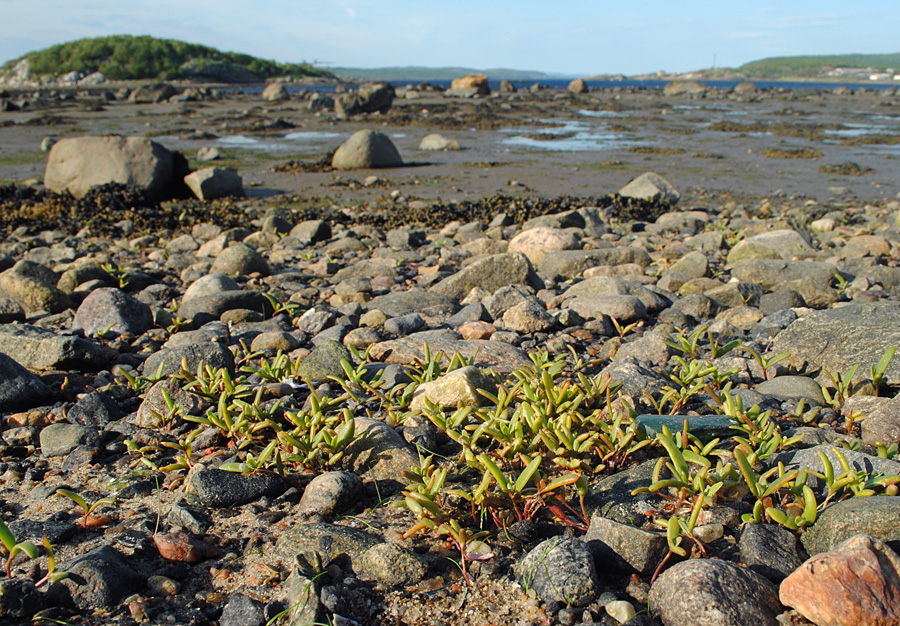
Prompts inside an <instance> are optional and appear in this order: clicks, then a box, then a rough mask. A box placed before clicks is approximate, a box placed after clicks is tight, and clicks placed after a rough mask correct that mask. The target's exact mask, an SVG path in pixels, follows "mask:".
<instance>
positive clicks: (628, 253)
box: [537, 246, 653, 279]
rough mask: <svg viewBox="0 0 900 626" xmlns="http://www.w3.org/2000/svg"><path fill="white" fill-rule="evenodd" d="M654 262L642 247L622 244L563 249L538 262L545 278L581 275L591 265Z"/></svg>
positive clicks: (539, 271) (538, 269) (541, 274)
mask: <svg viewBox="0 0 900 626" xmlns="http://www.w3.org/2000/svg"><path fill="white" fill-rule="evenodd" d="M652 262H653V259H652V258H650V254H649V253H648V252H647V251H646V250H642V249H640V248H632V247H630V246H622V247H619V248H601V249H599V250H563V251H560V252H554V253H553V254H550V255H547V256H545V257H544V258H543V259H542V260H541V262H540V263H539V264H538V267H537V271H538V274H539V275H540V276H541V277H542V278H545V279H556V278H557V277H562V278H571V277H573V276H580V275H581V274H582V273H583V272H584V270H586V269H587V268H589V267H597V266H600V265H613V266H615V265H624V264H626V263H636V264H637V265H640V266H641V267H647V266H648V265H650V264H651V263H652Z"/></svg>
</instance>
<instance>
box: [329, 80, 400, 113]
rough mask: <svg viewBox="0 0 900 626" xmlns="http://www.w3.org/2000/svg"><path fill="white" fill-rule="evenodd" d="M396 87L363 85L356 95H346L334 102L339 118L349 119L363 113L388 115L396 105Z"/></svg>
mask: <svg viewBox="0 0 900 626" xmlns="http://www.w3.org/2000/svg"><path fill="white" fill-rule="evenodd" d="M394 96H395V92H394V86H393V85H391V84H390V83H372V84H367V85H362V86H360V88H359V89H358V90H357V91H356V93H355V94H344V95H342V96H340V97H338V98H337V99H335V101H334V110H335V112H336V113H337V115H338V117H339V118H341V119H347V118H348V117H352V116H354V115H360V114H362V113H387V112H388V111H389V110H390V108H391V105H392V104H393V103H394Z"/></svg>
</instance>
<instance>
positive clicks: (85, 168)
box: [44, 135, 180, 199]
mask: <svg viewBox="0 0 900 626" xmlns="http://www.w3.org/2000/svg"><path fill="white" fill-rule="evenodd" d="M177 169H178V164H176V158H175V156H174V155H173V153H172V152H170V151H169V150H167V149H166V148H164V147H163V146H162V145H161V144H158V143H156V142H155V141H150V140H149V139H147V138H146V137H119V136H114V135H106V136H102V137H92V136H87V137H68V138H65V139H60V140H59V141H57V142H56V143H55V144H53V147H52V148H51V149H50V156H49V158H48V159H47V169H46V171H45V172H44V185H45V186H46V187H47V189H50V190H51V191H55V192H57V193H62V192H63V191H68V192H69V193H71V194H72V195H73V196H75V197H76V198H82V197H84V196H85V195H86V194H87V192H88V191H89V190H90V189H91V187H95V186H98V185H105V184H108V183H123V184H126V185H134V186H136V187H138V188H140V189H142V190H143V191H145V192H147V194H148V195H150V196H151V197H152V198H155V199H163V198H166V197H169V196H171V195H173V192H174V191H175V189H174V186H173V183H174V182H175V181H174V175H175V173H176V170H177ZM178 182H179V183H180V180H179V181H178Z"/></svg>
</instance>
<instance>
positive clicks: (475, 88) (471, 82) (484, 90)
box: [444, 74, 491, 97]
mask: <svg viewBox="0 0 900 626" xmlns="http://www.w3.org/2000/svg"><path fill="white" fill-rule="evenodd" d="M444 93H445V94H446V95H448V96H469V97H471V96H473V95H478V96H488V95H490V93H491V88H490V87H489V86H488V78H487V76H485V75H484V74H469V75H468V76H461V77H459V78H454V79H453V82H452V83H450V89H449V90H447V91H446V92H444Z"/></svg>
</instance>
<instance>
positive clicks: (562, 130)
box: [501, 111, 640, 152]
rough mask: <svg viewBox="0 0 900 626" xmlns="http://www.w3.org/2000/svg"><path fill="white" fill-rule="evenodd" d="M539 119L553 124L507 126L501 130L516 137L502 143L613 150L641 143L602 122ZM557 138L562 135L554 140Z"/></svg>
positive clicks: (565, 149) (556, 149)
mask: <svg viewBox="0 0 900 626" xmlns="http://www.w3.org/2000/svg"><path fill="white" fill-rule="evenodd" d="M588 113H591V114H593V113H601V111H589V112H588ZM603 113H605V112H603ZM591 117H593V115H591ZM538 121H540V122H543V123H546V124H553V126H547V127H545V128H534V127H528V128H505V129H503V130H502V131H501V132H503V133H507V134H511V135H513V136H512V137H508V138H507V139H503V140H502V141H501V143H503V144H505V145H508V146H524V147H527V148H541V149H543V150H550V151H553V152H590V151H593V150H610V149H612V148H621V147H623V146H633V145H637V144H639V143H640V142H638V141H636V140H634V139H633V138H632V135H630V134H628V133H617V132H613V131H611V130H608V129H606V128H605V127H604V126H603V125H596V124H591V123H589V122H584V121H580V120H553V119H545V120H538ZM541 136H546V137H547V138H546V139H543V138H541ZM554 137H559V138H558V139H555V138H554Z"/></svg>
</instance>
